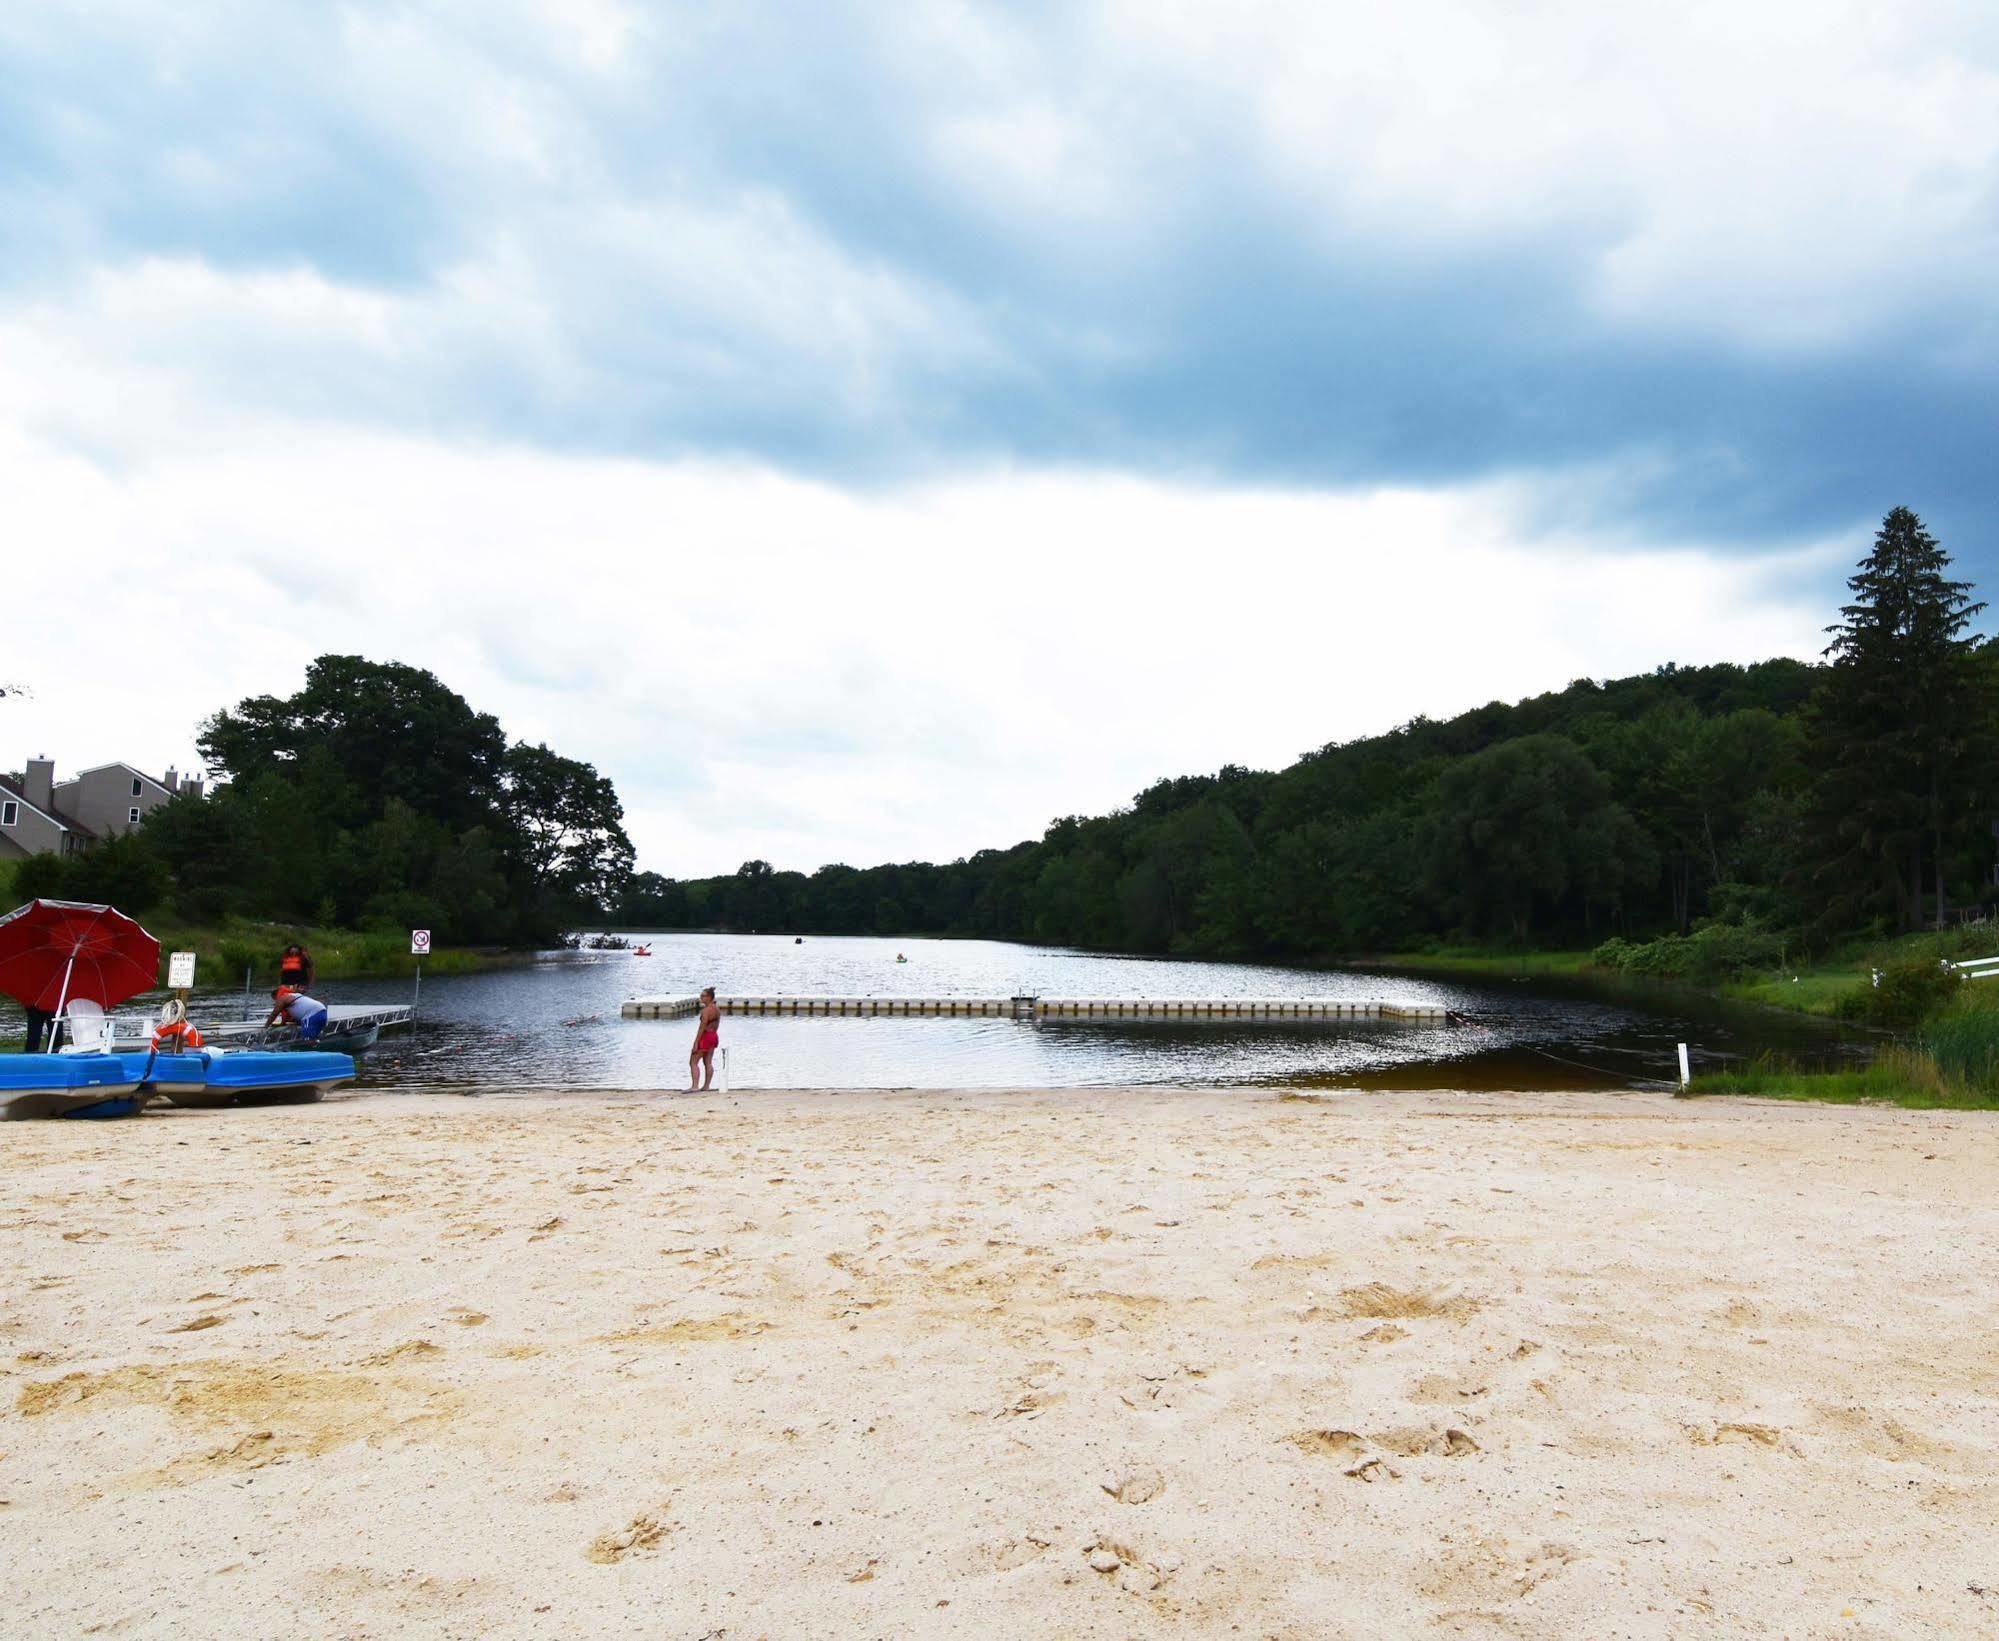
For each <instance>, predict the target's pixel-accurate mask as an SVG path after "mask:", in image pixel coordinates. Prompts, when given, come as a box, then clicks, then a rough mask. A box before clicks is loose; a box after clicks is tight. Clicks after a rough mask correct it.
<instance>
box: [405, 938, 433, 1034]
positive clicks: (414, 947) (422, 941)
mask: <svg viewBox="0 0 1999 1641" xmlns="http://www.w3.org/2000/svg"><path fill="white" fill-rule="evenodd" d="M429 952H430V930H428V929H412V930H410V956H412V957H414V958H415V959H416V990H415V991H414V992H412V993H411V994H410V1016H411V1018H415V1015H416V1006H417V1003H418V1001H419V1000H420V999H421V998H422V996H423V960H424V958H425V957H426V956H427V955H428V954H429Z"/></svg>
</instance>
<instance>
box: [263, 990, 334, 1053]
mask: <svg viewBox="0 0 1999 1641" xmlns="http://www.w3.org/2000/svg"><path fill="white" fill-rule="evenodd" d="M271 997H272V999H273V1001H275V1002H276V1004H277V1007H276V1008H274V1009H272V1010H271V1017H270V1018H269V1019H268V1020H266V1021H265V1022H264V1024H265V1025H267V1026H274V1025H276V1024H277V1023H278V1022H279V1021H280V1020H289V1021H291V1023H292V1024H293V1025H295V1026H297V1027H298V1037H299V1041H300V1042H302V1043H316V1042H318V1041H319V1034H320V1033H321V1032H322V1031H324V1030H325V1029H326V1005H325V1004H324V1003H322V1002H320V1000H319V999H318V998H316V997H308V996H306V994H305V993H304V992H302V991H299V990H297V989H295V988H294V987H291V986H280V987H278V989H277V990H276V991H274V992H272V993H271Z"/></svg>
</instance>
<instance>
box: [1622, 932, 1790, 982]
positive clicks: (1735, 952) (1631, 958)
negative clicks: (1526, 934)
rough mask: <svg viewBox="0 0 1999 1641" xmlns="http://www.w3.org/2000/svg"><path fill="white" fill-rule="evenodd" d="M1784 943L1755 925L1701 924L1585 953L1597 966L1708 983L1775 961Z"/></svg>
mask: <svg viewBox="0 0 1999 1641" xmlns="http://www.w3.org/2000/svg"><path fill="white" fill-rule="evenodd" d="M1783 955H1784V945H1783V942H1782V940H1780V939H1779V938H1778V936H1777V935H1775V934H1774V933H1772V932H1771V931H1770V930H1769V929H1767V928H1765V927H1764V926H1763V925H1762V924H1760V923H1754V922H1747V923H1724V922H1709V923H1703V924H1701V925H1700V926H1699V927H1698V928H1696V929H1695V930H1694V932H1693V933H1692V934H1688V935H1677V934H1668V935H1661V936H1660V937H1659V938H1658V939H1657V940H1646V941H1640V942H1637V943H1635V944H1634V943H1633V942H1631V941H1628V940H1618V939H1612V940H1606V941H1605V942H1604V943H1603V944H1602V945H1601V946H1599V947H1597V949H1596V950H1595V951H1594V952H1592V953H1591V954H1590V961H1591V962H1593V963H1594V964H1596V965H1597V966H1598V967H1599V968H1607V969H1615V970H1616V971H1617V972H1618V973H1619V974H1630V975H1642V976H1645V977H1647V978H1651V979H1658V980H1692V981H1697V982H1699V983H1702V984H1709V983H1712V982H1714V981H1717V980H1727V979H1730V978H1732V977H1733V976H1735V975H1738V974H1740V973H1742V972H1743V971H1744V970H1745V969H1760V968H1769V967H1772V966H1773V965H1775V964H1777V963H1779V962H1781V961H1782V960H1783Z"/></svg>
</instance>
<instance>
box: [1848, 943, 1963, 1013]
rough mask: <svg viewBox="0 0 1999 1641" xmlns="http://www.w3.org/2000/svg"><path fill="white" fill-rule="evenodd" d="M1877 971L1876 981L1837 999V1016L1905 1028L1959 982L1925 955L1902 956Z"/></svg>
mask: <svg viewBox="0 0 1999 1641" xmlns="http://www.w3.org/2000/svg"><path fill="white" fill-rule="evenodd" d="M1880 974H1881V978H1880V981H1879V982H1878V983H1877V984H1875V985H1872V986H1867V987H1864V988H1862V989H1861V990H1859V991H1856V992H1854V993H1852V994H1851V995H1849V996H1847V997H1843V998H1841V999H1840V1003H1839V1009H1838V1013H1839V1016H1840V1018H1841V1019H1843V1020H1859V1021H1862V1022H1864V1023H1865V1024H1867V1025H1870V1026H1882V1027H1885V1028H1887V1029H1889V1030H1893V1031H1906V1030H1907V1029H1908V1028H1909V1027H1911V1026H1915V1025H1920V1024H1921V1023H1922V1022H1923V1021H1924V1020H1927V1019H1928V1018H1929V1017H1930V1016H1931V1015H1933V1014H1936V1013H1938V1012H1939V1011H1941V1010H1942V1008H1943V1006H1944V1005H1945V1004H1946V1003H1948V1002H1949V1001H1950V1000H1951V999H1952V998H1953V997H1955V996H1956V995H1957V991H1958V987H1959V986H1960V985H1961V984H1962V982H1961V981H1960V980H1959V979H1958V977H1957V975H1956V973H1955V972H1954V971H1952V970H1950V969H1947V968H1945V967H1944V966H1943V965H1942V964H1941V963H1939V962H1937V961H1936V960H1935V959H1934V958H1928V957H1908V958H1903V959H1902V960H1901V961H1899V962H1895V963H1890V964H1889V965H1888V966H1887V967H1886V968H1885V969H1882V970H1881V971H1880Z"/></svg>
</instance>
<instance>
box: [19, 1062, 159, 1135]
mask: <svg viewBox="0 0 1999 1641" xmlns="http://www.w3.org/2000/svg"><path fill="white" fill-rule="evenodd" d="M144 1058H145V1056H144V1055H143V1054H141V1055H130V1054H0V1119H10V1120H11V1119H16V1118H26V1117H130V1116H133V1115H135V1114H136V1113H137V1112H138V1110H139V1108H140V1107H141V1106H143V1105H144V1104H145V1103H146V1099H147V1097H148V1093H149V1092H150V1091H148V1090H142V1089H141V1087H140V1079H139V1070H138V1067H137V1066H135V1065H132V1064H130V1063H128V1062H130V1061H132V1060H135V1059H137V1060H143V1059H144Z"/></svg>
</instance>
